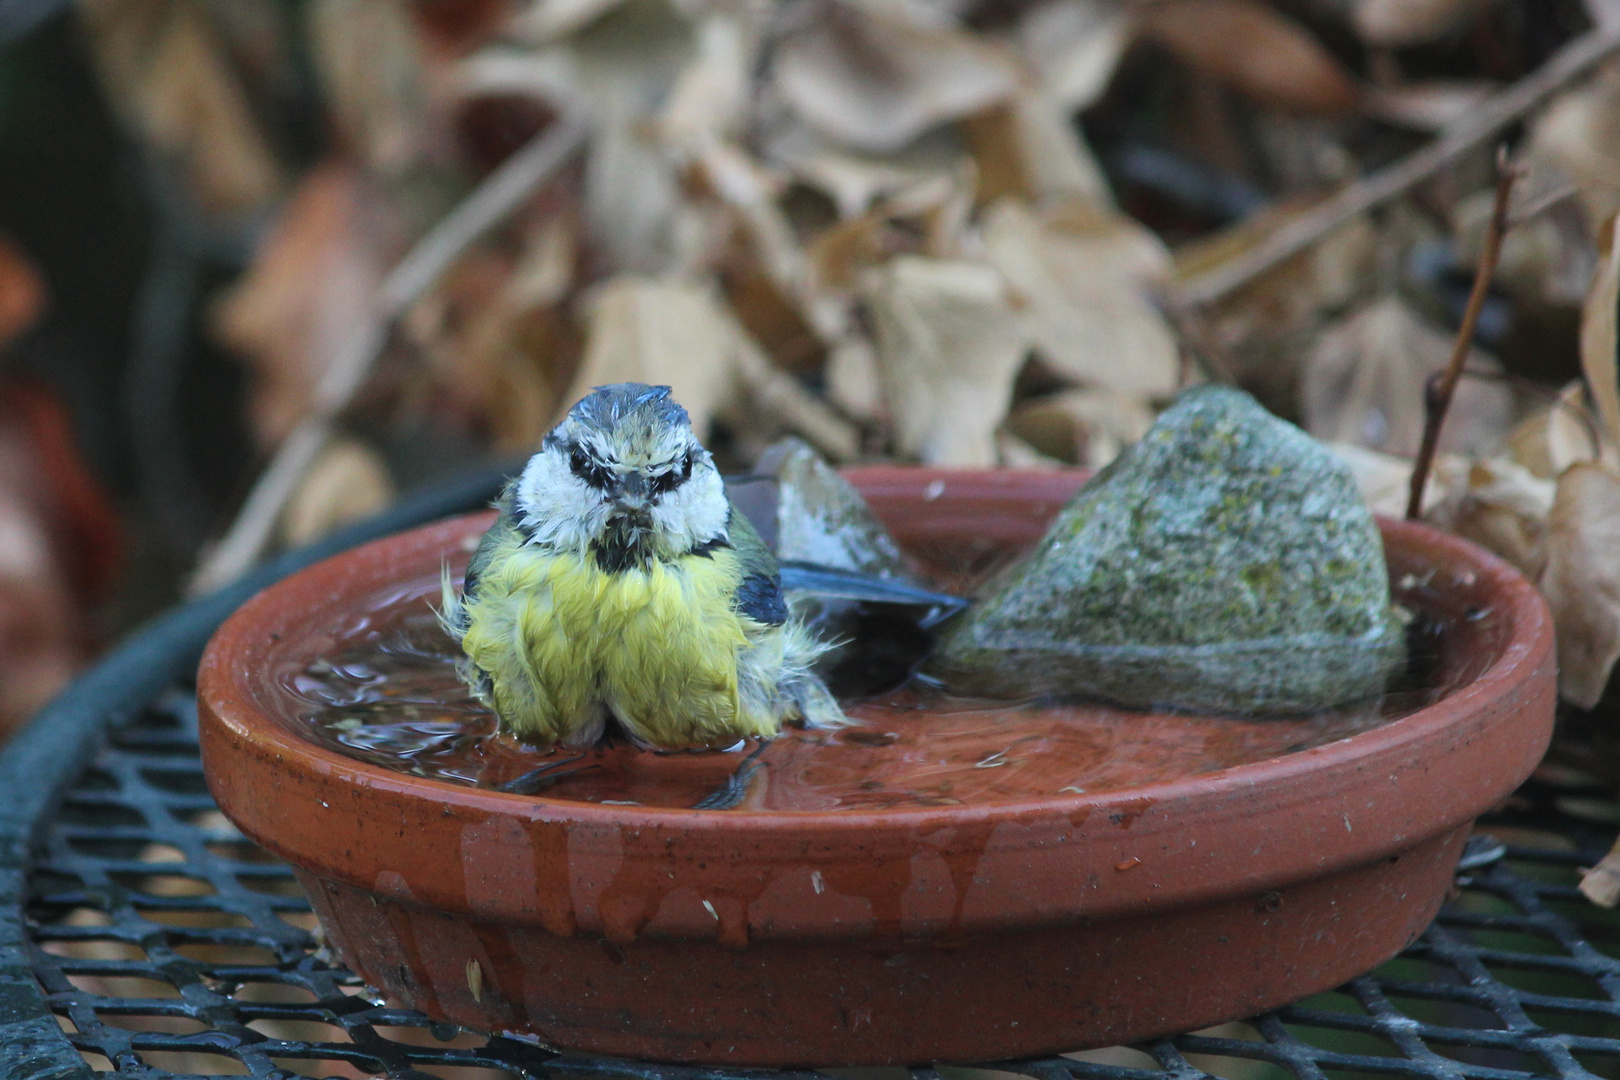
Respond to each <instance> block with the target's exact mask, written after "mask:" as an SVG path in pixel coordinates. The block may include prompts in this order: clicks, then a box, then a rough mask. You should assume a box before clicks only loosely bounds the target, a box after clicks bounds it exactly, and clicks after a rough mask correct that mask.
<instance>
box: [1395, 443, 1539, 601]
mask: <svg viewBox="0 0 1620 1080" xmlns="http://www.w3.org/2000/svg"><path fill="white" fill-rule="evenodd" d="M1432 478H1433V479H1434V481H1435V482H1436V483H1437V484H1438V485H1439V487H1440V490H1441V491H1443V492H1445V493H1446V494H1445V495H1444V497H1442V498H1440V499H1439V500H1437V502H1436V503H1435V505H1433V506H1432V507H1429V508H1428V509H1426V510H1425V512H1424V515H1423V518H1424V520H1425V521H1427V522H1429V523H1430V524H1433V525H1438V526H1439V527H1440V528H1442V529H1445V530H1447V531H1449V532H1453V533H1456V534H1457V535H1458V536H1461V537H1463V538H1465V539H1468V540H1472V541H1474V542H1475V543H1476V544H1479V545H1480V546H1482V547H1484V548H1486V549H1487V550H1490V551H1494V552H1495V553H1496V554H1498V555H1500V556H1502V558H1504V559H1506V560H1507V561H1508V562H1510V563H1512V564H1513V565H1514V566H1516V567H1518V568H1519V569H1520V570H1521V571H1522V572H1523V573H1524V574H1525V576H1527V577H1529V578H1530V579H1532V580H1534V579H1535V578H1537V577H1539V576H1540V574H1541V572H1542V569H1543V567H1544V566H1545V565H1546V560H1547V554H1546V546H1545V538H1546V526H1547V515H1548V513H1549V512H1550V511H1551V509H1552V505H1553V494H1554V490H1555V485H1554V484H1553V482H1552V481H1550V480H1544V479H1542V478H1540V477H1538V476H1536V475H1535V474H1534V473H1532V472H1531V471H1530V470H1529V469H1526V468H1525V467H1524V466H1522V465H1519V464H1517V463H1516V462H1513V461H1511V460H1509V459H1507V458H1500V457H1499V458H1489V459H1483V460H1475V461H1469V460H1466V459H1463V458H1461V457H1458V456H1448V457H1446V458H1443V459H1441V460H1439V461H1437V462H1436V464H1435V468H1434V472H1433V474H1432Z"/></svg>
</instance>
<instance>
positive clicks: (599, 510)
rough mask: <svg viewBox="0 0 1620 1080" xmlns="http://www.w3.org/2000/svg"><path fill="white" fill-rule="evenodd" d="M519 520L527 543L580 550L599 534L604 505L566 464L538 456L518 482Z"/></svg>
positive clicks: (604, 517) (598, 496) (599, 497)
mask: <svg viewBox="0 0 1620 1080" xmlns="http://www.w3.org/2000/svg"><path fill="white" fill-rule="evenodd" d="M518 495H519V499H518V502H519V506H520V507H521V510H520V511H519V515H518V516H519V519H520V521H521V523H522V525H523V528H524V530H525V531H526V532H527V533H528V534H529V535H530V536H531V537H532V540H531V543H534V544H536V545H538V546H540V547H545V548H553V549H557V550H581V549H584V548H586V547H588V546H589V545H590V542H591V541H592V540H593V539H595V538H596V537H597V536H599V535H600V534H601V531H602V526H603V524H604V522H605V521H606V519H607V514H608V507H607V505H606V502H605V500H604V499H603V498H602V494H601V492H599V491H596V490H595V489H594V488H592V487H590V486H589V485H587V484H585V483H584V482H583V481H581V480H580V479H579V478H578V477H576V476H574V475H573V473H571V472H569V471H568V469H567V467H566V465H563V464H562V463H561V462H554V461H551V460H547V459H541V460H537V461H533V462H531V463H530V465H529V467H528V468H527V469H525V470H524V473H523V479H522V480H521V481H520V482H519V485H518Z"/></svg>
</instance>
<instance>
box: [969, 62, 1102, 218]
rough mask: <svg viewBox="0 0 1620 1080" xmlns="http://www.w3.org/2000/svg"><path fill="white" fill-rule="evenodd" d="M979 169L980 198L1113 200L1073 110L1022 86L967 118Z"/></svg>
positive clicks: (994, 199)
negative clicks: (1082, 135)
mask: <svg viewBox="0 0 1620 1080" xmlns="http://www.w3.org/2000/svg"><path fill="white" fill-rule="evenodd" d="M963 131H964V132H965V134H966V135H967V142H968V149H969V151H970V152H971V153H972V154H973V161H974V164H975V166H976V167H977V171H978V201H979V202H980V203H981V204H988V203H993V202H995V201H996V200H997V199H1000V198H1003V197H1006V196H1012V197H1016V198H1022V199H1029V200H1031V201H1035V202H1041V201H1048V200H1053V199H1061V198H1078V199H1084V200H1087V201H1089V202H1093V203H1097V204H1100V205H1109V204H1111V203H1112V201H1113V194H1112V192H1110V190H1109V187H1108V182H1107V180H1106V179H1105V178H1104V177H1103V172H1102V168H1101V167H1100V166H1099V165H1098V164H1097V161H1096V158H1094V157H1093V156H1092V153H1091V148H1090V147H1089V146H1087V145H1086V143H1085V141H1084V140H1082V139H1081V137H1080V132H1079V129H1078V128H1077V127H1076V125H1075V124H1074V123H1073V121H1072V118H1071V117H1070V115H1069V113H1068V111H1067V110H1066V109H1064V108H1063V107H1062V106H1061V105H1060V104H1059V103H1058V102H1056V101H1055V100H1053V99H1052V98H1051V97H1049V96H1048V95H1046V94H1044V93H1042V92H1041V91H1038V90H1033V89H1030V88H1028V87H1024V88H1020V89H1019V90H1018V91H1017V93H1015V94H1014V95H1013V97H1012V98H1011V99H1010V100H1008V101H1005V102H1002V103H1001V104H998V105H996V106H994V107H993V108H990V109H987V110H986V111H984V112H982V113H978V114H976V115H974V116H971V117H969V118H968V120H967V121H966V122H965V123H964V124H963Z"/></svg>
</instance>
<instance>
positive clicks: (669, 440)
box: [440, 383, 843, 749]
mask: <svg viewBox="0 0 1620 1080" xmlns="http://www.w3.org/2000/svg"><path fill="white" fill-rule="evenodd" d="M496 507H497V509H498V510H499V516H498V517H497V518H496V520H495V524H494V525H492V526H491V527H490V529H489V531H488V532H487V533H485V534H484V537H483V539H482V540H480V541H479V544H478V548H477V550H476V551H475V552H474V553H473V556H472V561H471V562H470V563H469V565H468V567H467V575H466V579H465V582H464V584H463V586H462V589H461V591H460V593H457V591H456V590H455V588H454V586H453V584H452V582H451V581H450V578H449V573H448V570H447V571H446V573H445V578H444V586H443V607H442V610H441V612H440V616H441V619H442V621H443V624H444V626H445V628H446V630H448V631H449V633H450V634H451V636H452V637H454V638H455V639H456V640H457V641H458V642H459V643H460V645H461V649H462V652H463V653H464V655H465V659H464V661H463V662H462V665H461V670H462V677H463V678H464V679H465V680H466V681H467V683H468V685H469V686H471V687H472V688H473V691H474V692H475V693H476V694H478V695H479V696H480V697H481V698H482V699H483V700H484V701H485V703H486V704H488V705H489V706H490V707H491V708H492V709H494V711H495V713H496V714H497V715H498V716H499V717H500V726H501V728H502V730H503V731H506V732H508V733H510V734H512V735H514V736H516V737H517V738H519V739H521V740H523V741H524V742H527V743H531V744H536V745H542V746H549V745H553V744H561V745H564V746H574V747H579V746H589V745H592V744H594V743H595V742H596V741H597V740H598V739H599V738H600V737H601V736H602V735H603V733H604V731H605V730H606V729H607V724H608V723H609V720H610V719H611V720H613V721H616V722H617V724H618V726H619V727H620V728H621V729H622V730H623V732H624V733H625V734H626V735H627V736H628V737H629V738H630V739H631V740H632V741H633V742H635V743H637V744H638V745H641V746H645V747H654V748H663V749H680V748H700V747H708V748H724V747H729V746H733V745H735V744H736V743H737V742H738V741H739V740H741V739H744V738H748V737H767V738H768V737H769V736H772V735H775V734H776V733H777V732H778V731H779V730H780V729H781V727H782V725H783V724H784V723H788V722H794V721H801V722H804V723H806V724H809V725H812V726H832V725H835V724H837V723H839V722H841V721H842V720H843V713H842V711H841V710H840V709H839V707H838V704H837V702H836V701H835V700H834V699H833V697H832V695H831V694H830V693H828V691H827V688H826V687H825V685H823V683H822V682H821V680H820V678H819V677H818V676H817V675H816V674H815V673H814V671H813V670H812V665H813V663H814V662H815V659H816V657H817V656H818V655H819V654H820V653H821V651H822V649H823V646H822V645H820V644H819V643H818V642H817V641H816V639H815V638H814V637H813V636H812V635H811V633H810V632H809V631H808V630H807V629H805V627H803V626H802V625H801V624H800V623H799V622H798V621H797V620H796V619H794V618H792V617H790V615H789V612H788V608H787V605H786V603H785V602H784V601H783V596H782V584H781V574H780V571H779V569H778V566H777V562H776V558H775V556H774V555H772V554H771V552H770V550H769V549H768V548H766V546H765V544H764V543H763V542H762V541H761V540H760V538H759V534H758V533H756V532H755V531H754V528H753V526H752V525H750V524H749V522H748V520H747V518H745V517H744V516H743V515H742V514H740V513H737V512H736V511H735V510H734V509H733V507H732V505H731V501H730V499H729V498H727V496H726V490H725V485H724V483H723V482H722V481H721V478H720V473H719V472H718V471H717V470H716V469H715V466H714V460H713V458H711V457H710V456H709V452H708V451H707V450H705V449H704V448H703V446H702V444H700V443H699V442H698V440H697V437H696V436H695V435H694V434H693V432H692V425H691V422H690V420H689V419H688V417H687V415H686V410H685V409H683V408H681V407H680V406H679V405H677V404H676V403H675V402H674V401H672V400H670V396H669V387H667V386H644V385H642V384H640V383H619V384H615V385H612V386H601V387H597V388H596V389H595V390H594V391H592V392H591V394H590V395H588V396H587V397H585V398H584V399H583V400H581V401H580V402H579V403H578V404H576V405H575V406H574V407H573V408H572V409H571V410H569V412H568V415H567V416H566V417H565V418H564V419H563V421H562V423H560V424H558V425H557V427H556V428H555V429H554V430H553V431H552V432H551V433H550V434H549V435H547V436H546V437H545V440H544V441H543V442H542V444H541V448H540V452H539V453H537V454H535V455H534V456H533V457H532V458H530V459H529V461H528V463H527V464H526V465H525V466H524V469H523V472H522V473H521V474H520V475H519V476H518V477H517V478H516V479H515V480H513V481H512V482H511V483H510V484H509V485H508V486H507V488H506V490H505V491H504V492H503V493H502V495H501V497H500V499H499V501H498V502H497V504H496Z"/></svg>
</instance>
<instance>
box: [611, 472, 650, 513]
mask: <svg viewBox="0 0 1620 1080" xmlns="http://www.w3.org/2000/svg"><path fill="white" fill-rule="evenodd" d="M649 490H650V489H649V487H648V484H647V474H646V473H644V472H642V471H641V470H640V469H633V470H631V471H630V472H627V473H625V474H624V476H623V477H622V478H621V479H620V480H619V486H618V488H617V489H615V491H614V493H613V499H614V502H616V503H618V505H619V508H620V509H622V510H630V511H639V510H645V509H646V508H647V493H648V491H649Z"/></svg>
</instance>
